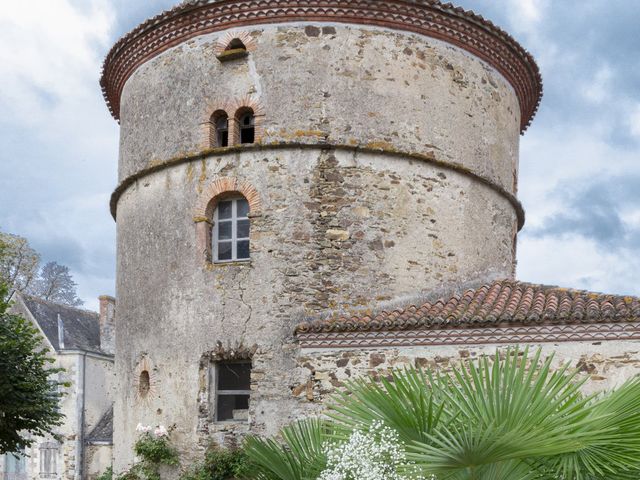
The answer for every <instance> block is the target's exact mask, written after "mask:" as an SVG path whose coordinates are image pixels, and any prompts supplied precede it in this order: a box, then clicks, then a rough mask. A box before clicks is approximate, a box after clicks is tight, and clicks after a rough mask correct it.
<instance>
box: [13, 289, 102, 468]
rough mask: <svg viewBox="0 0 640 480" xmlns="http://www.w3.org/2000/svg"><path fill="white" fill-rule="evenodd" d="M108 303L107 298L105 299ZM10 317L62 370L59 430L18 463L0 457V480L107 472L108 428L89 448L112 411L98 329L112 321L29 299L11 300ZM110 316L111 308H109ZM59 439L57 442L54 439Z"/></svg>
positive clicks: (35, 444) (37, 440)
mask: <svg viewBox="0 0 640 480" xmlns="http://www.w3.org/2000/svg"><path fill="white" fill-rule="evenodd" d="M105 298H108V297H105ZM12 300H13V301H14V303H13V305H12V306H11V311H12V312H13V313H16V314H19V315H21V316H22V317H23V318H25V319H26V320H27V321H29V322H31V323H32V324H33V325H34V327H36V328H37V329H38V330H39V332H40V333H41V335H42V347H43V348H44V349H46V350H47V351H48V352H49V356H50V357H51V358H53V359H54V364H53V367H55V368H62V369H64V371H62V372H60V373H59V374H58V381H60V382H64V383H67V384H68V386H65V387H61V393H62V397H61V399H60V404H59V409H60V412H61V413H62V414H63V415H64V422H63V424H62V425H60V426H58V427H56V428H55V429H54V431H53V432H52V434H51V435H47V436H44V437H34V438H33V444H32V446H31V447H28V448H26V449H25V451H24V452H22V456H21V457H22V458H21V460H19V461H16V460H15V458H12V459H9V458H8V457H9V455H11V454H7V455H3V456H0V478H3V479H5V480H36V479H41V478H48V479H56V480H80V479H93V478H96V477H97V476H98V475H99V474H101V473H102V472H104V471H105V470H106V469H107V468H108V467H109V466H111V463H112V462H111V454H112V448H111V447H112V444H111V437H112V431H111V430H112V424H111V423H109V425H108V428H107V430H108V431H107V437H108V438H107V439H106V441H102V442H96V443H94V442H92V441H91V434H92V431H94V430H95V428H96V427H97V426H98V424H99V423H101V422H103V418H104V416H105V414H108V413H109V412H110V411H111V410H112V408H113V384H114V382H113V380H114V378H113V374H114V370H113V367H114V361H113V355H112V354H110V353H107V352H105V351H102V350H101V349H100V345H101V342H100V340H101V335H100V324H105V322H108V323H111V324H113V322H114V319H113V317H112V316H111V317H110V318H104V316H105V315H106V313H107V312H106V311H105V312H103V317H102V318H100V317H99V315H98V314H96V313H94V312H90V311H87V310H80V309H77V308H72V307H68V306H65V305H58V304H54V303H51V302H47V301H44V300H41V299H38V298H35V297H29V296H27V295H21V294H15V296H14V297H13V298H12ZM110 311H111V313H113V308H111V310H110ZM56 437H57V438H56Z"/></svg>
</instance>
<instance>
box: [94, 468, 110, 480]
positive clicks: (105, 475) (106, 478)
mask: <svg viewBox="0 0 640 480" xmlns="http://www.w3.org/2000/svg"><path fill="white" fill-rule="evenodd" d="M96 480H113V468H111V467H109V468H107V469H106V470H105V471H104V472H102V473H101V474H100V475H99V476H98V477H97V478H96Z"/></svg>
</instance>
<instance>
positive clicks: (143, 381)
mask: <svg viewBox="0 0 640 480" xmlns="http://www.w3.org/2000/svg"><path fill="white" fill-rule="evenodd" d="M150 389H151V378H150V377H149V371H148V370H143V371H142V372H140V380H139V382H138V392H139V393H140V396H141V397H146V396H147V394H148V393H149V390H150Z"/></svg>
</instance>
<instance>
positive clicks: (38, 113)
mask: <svg viewBox="0 0 640 480" xmlns="http://www.w3.org/2000/svg"><path fill="white" fill-rule="evenodd" d="M113 21H114V18H113V16H112V14H111V13H110V10H109V8H108V3H107V2H106V1H105V0H92V1H91V3H90V8H89V10H88V12H86V13H83V12H80V11H79V10H78V9H76V8H74V7H73V6H72V5H71V3H70V2H69V1H68V0H57V1H54V2H52V1H50V0H31V1H29V2H5V4H3V6H2V9H0V65H2V70H3V74H2V76H0V102H2V107H3V109H5V112H6V111H7V110H8V112H9V113H10V114H11V116H12V117H13V119H14V121H18V122H21V123H25V124H31V125H34V126H35V125H37V124H39V123H41V122H42V121H43V119H42V117H43V115H46V113H47V110H51V109H52V105H55V103H57V102H60V101H63V102H64V101H67V99H73V97H74V96H78V97H83V96H86V95H87V94H91V91H90V90H92V89H93V88H95V85H92V84H91V80H92V79H95V76H96V75H95V74H96V69H97V68H98V69H99V67H100V62H101V59H100V56H99V54H98V50H97V48H96V46H100V45H105V44H106V43H107V42H108V41H109V31H110V29H111V27H112V24H113Z"/></svg>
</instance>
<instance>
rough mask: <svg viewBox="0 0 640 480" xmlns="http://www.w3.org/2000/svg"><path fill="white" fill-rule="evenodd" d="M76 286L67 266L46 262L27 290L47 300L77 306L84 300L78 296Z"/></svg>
mask: <svg viewBox="0 0 640 480" xmlns="http://www.w3.org/2000/svg"><path fill="white" fill-rule="evenodd" d="M76 287H77V284H76V282H74V281H73V278H71V273H69V267H66V266H65V265H60V264H58V263H56V262H48V263H46V264H45V265H44V266H43V267H42V268H41V269H40V273H39V274H38V278H36V280H35V281H34V282H33V283H32V286H31V288H29V290H28V291H29V293H31V294H32V295H35V296H37V297H40V298H42V299H43V300H47V301H49V302H55V303H61V304H63V305H70V306H72V307H77V306H80V305H82V304H83V303H84V302H83V301H82V300H80V299H79V298H78V294H77V293H76Z"/></svg>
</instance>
